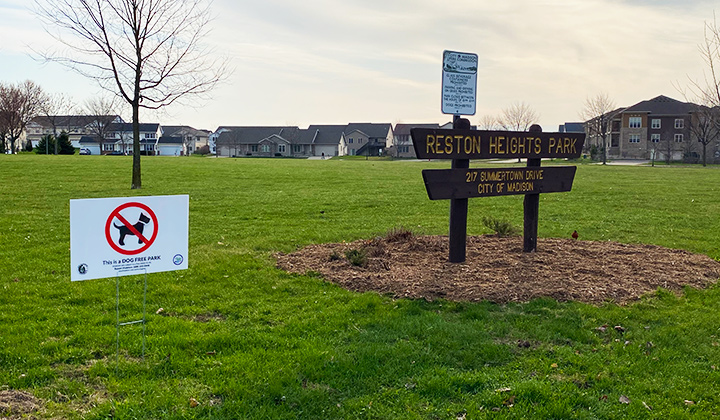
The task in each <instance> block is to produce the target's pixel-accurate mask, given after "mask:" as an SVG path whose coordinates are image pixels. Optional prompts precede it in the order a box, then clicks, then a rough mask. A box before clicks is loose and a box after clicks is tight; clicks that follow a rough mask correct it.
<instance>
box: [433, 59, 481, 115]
mask: <svg viewBox="0 0 720 420" xmlns="http://www.w3.org/2000/svg"><path fill="white" fill-rule="evenodd" d="M477 68H478V56H477V54H470V53H461V52H454V51H443V80H442V112H443V114H453V115H475V102H476V100H475V90H476V89H477Z"/></svg>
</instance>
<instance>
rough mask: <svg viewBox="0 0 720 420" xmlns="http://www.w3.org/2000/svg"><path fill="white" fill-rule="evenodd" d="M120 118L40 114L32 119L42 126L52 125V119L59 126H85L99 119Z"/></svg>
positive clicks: (48, 126)
mask: <svg viewBox="0 0 720 420" xmlns="http://www.w3.org/2000/svg"><path fill="white" fill-rule="evenodd" d="M116 119H120V121H122V118H120V116H119V115H49V116H48V115H40V116H37V117H35V118H33V119H32V121H31V123H35V124H38V125H40V126H42V127H47V128H50V127H52V125H53V124H52V121H53V120H54V121H55V125H56V126H58V127H85V126H88V125H90V124H92V123H93V122H95V121H97V120H102V121H114V120H116Z"/></svg>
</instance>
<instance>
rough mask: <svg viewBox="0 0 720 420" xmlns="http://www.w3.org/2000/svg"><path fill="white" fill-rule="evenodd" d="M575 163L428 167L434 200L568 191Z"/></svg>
mask: <svg viewBox="0 0 720 420" xmlns="http://www.w3.org/2000/svg"><path fill="white" fill-rule="evenodd" d="M576 170H577V168H576V167H575V166H550V167H540V166H538V167H534V168H485V169H481V168H473V169H425V170H423V171H422V175H423V179H424V180H425V188H426V189H427V193H428V197H430V199H431V200H449V199H455V198H472V197H493V196H499V195H517V194H540V193H549V192H566V191H570V190H571V189H572V183H573V179H575V171H576Z"/></svg>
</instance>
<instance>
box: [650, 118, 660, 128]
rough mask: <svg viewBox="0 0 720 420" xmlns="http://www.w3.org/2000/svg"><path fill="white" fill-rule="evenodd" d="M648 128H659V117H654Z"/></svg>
mask: <svg viewBox="0 0 720 420" xmlns="http://www.w3.org/2000/svg"><path fill="white" fill-rule="evenodd" d="M650 128H660V119H659V118H654V119H653V120H652V123H650Z"/></svg>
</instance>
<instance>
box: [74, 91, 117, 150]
mask: <svg viewBox="0 0 720 420" xmlns="http://www.w3.org/2000/svg"><path fill="white" fill-rule="evenodd" d="M117 108H118V104H117V100H116V99H115V97H112V98H105V97H97V98H90V99H88V100H86V101H85V104H84V106H83V113H84V114H85V115H87V116H89V117H91V119H92V121H91V122H90V126H89V127H88V128H89V129H90V133H91V134H92V136H93V137H94V138H95V141H97V142H98V144H99V145H100V153H101V154H102V151H103V148H104V144H105V142H106V141H108V140H109V139H110V134H111V133H112V128H113V126H112V124H113V123H114V122H116V121H115V120H116V119H117V118H118V115H117V112H116V109H117ZM113 140H114V139H113ZM121 140H122V139H121ZM123 149H124V147H123ZM123 151H125V150H123Z"/></svg>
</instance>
